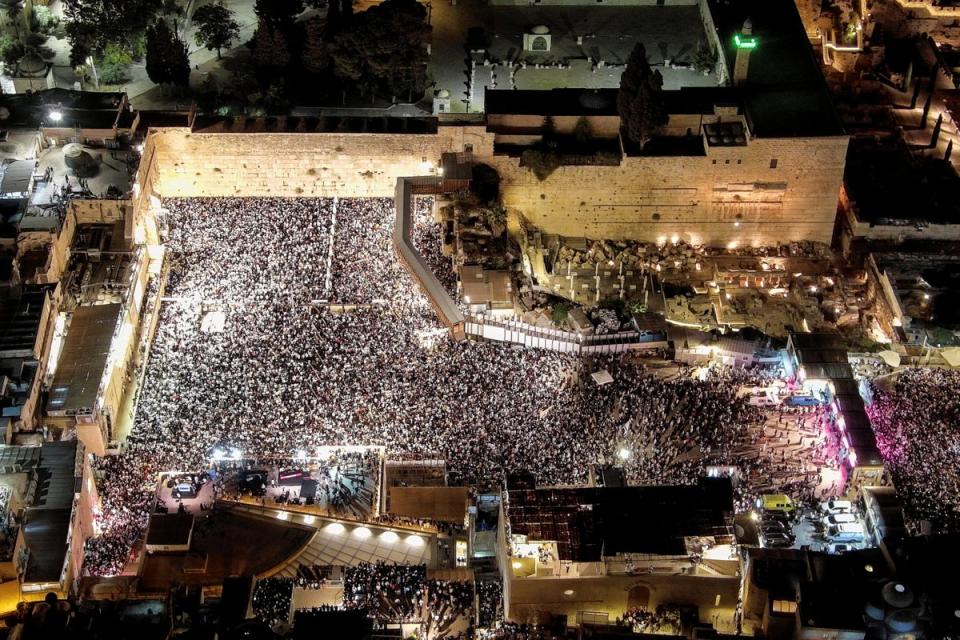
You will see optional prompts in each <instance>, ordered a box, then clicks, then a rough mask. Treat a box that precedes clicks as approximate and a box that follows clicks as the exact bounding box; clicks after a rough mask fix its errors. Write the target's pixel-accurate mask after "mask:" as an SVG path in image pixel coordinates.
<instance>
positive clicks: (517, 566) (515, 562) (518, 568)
mask: <svg viewBox="0 0 960 640" xmlns="http://www.w3.org/2000/svg"><path fill="white" fill-rule="evenodd" d="M513 568H514V569H516V570H517V571H519V570H520V569H523V564H522V563H520V562H518V561H516V560H514V561H513Z"/></svg>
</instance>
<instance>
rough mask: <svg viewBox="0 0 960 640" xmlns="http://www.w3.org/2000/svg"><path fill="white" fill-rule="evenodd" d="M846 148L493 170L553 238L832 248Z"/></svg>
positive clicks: (514, 203) (775, 145)
mask: <svg viewBox="0 0 960 640" xmlns="http://www.w3.org/2000/svg"><path fill="white" fill-rule="evenodd" d="M846 148H847V139H846V138H843V137H836V138H808V139H752V140H751V141H750V144H749V146H743V147H713V148H711V149H709V150H708V155H706V156H700V157H690V156H674V157H669V156H668V157H629V158H624V159H623V163H622V164H621V165H620V166H619V167H603V166H575V167H561V168H559V169H557V170H556V171H555V172H554V173H553V174H552V175H551V176H550V177H548V178H547V179H546V180H544V181H543V182H539V181H538V180H537V178H536V177H535V176H534V175H533V173H532V172H530V171H529V170H528V169H526V168H525V167H520V166H519V160H518V159H516V158H506V157H497V158H494V159H493V160H492V162H491V164H493V165H494V166H495V167H496V168H497V170H498V171H499V172H500V175H501V179H502V182H501V190H502V194H503V201H504V204H505V205H506V206H507V208H508V210H509V211H510V213H511V214H513V217H514V218H518V217H521V216H522V217H523V218H526V219H527V220H528V221H529V222H530V223H531V224H532V225H533V226H536V227H539V228H541V229H543V230H544V231H546V232H548V233H557V234H561V235H568V236H586V237H591V238H617V239H620V238H623V239H635V240H643V241H647V242H661V241H665V240H666V239H669V238H672V237H674V236H677V237H678V238H679V239H680V240H683V241H685V242H689V243H691V244H707V245H712V246H728V245H731V244H734V243H735V244H736V245H738V246H744V245H753V246H760V245H770V244H776V243H778V242H789V241H797V240H815V241H819V242H827V243H829V242H830V241H831V238H832V236H833V229H834V221H835V218H836V211H837V197H838V194H839V191H840V185H841V179H842V176H843V166H844V159H845V155H846ZM774 160H775V161H776V163H774V162H773V161H774ZM774 164H775V166H774Z"/></svg>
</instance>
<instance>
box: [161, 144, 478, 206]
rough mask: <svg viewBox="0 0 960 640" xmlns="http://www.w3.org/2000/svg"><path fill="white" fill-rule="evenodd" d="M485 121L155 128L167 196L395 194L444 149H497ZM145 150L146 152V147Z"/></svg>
mask: <svg viewBox="0 0 960 640" xmlns="http://www.w3.org/2000/svg"><path fill="white" fill-rule="evenodd" d="M490 139H491V137H490V136H489V135H488V134H487V133H486V132H485V130H484V128H483V127H443V128H441V129H440V133H438V134H406V135H383V134H380V135H378V134H333V133H331V134H312V133H238V134H230V133H211V134H203V133H184V132H183V130H168V131H154V132H152V133H151V136H150V140H151V142H152V146H153V151H151V157H150V161H151V162H152V163H155V168H156V171H157V175H156V180H154V179H152V178H151V177H149V176H145V177H144V180H143V181H142V184H143V186H144V187H145V190H144V193H145V194H146V195H149V194H150V193H152V192H156V193H159V194H162V195H163V196H166V197H169V196H181V197H198V196H285V197H295V196H304V197H307V196H335V195H336V196H341V197H350V196H353V197H393V195H394V189H395V188H396V184H397V178H400V177H404V176H420V175H426V174H428V173H430V171H431V167H435V166H436V165H437V164H438V163H439V161H440V155H441V154H442V153H444V152H447V151H463V150H464V145H465V144H473V145H474V149H475V150H476V152H477V153H482V152H483V149H492V142H491V141H490ZM148 151H150V150H148V149H145V150H144V154H145V156H146V154H147V153H148Z"/></svg>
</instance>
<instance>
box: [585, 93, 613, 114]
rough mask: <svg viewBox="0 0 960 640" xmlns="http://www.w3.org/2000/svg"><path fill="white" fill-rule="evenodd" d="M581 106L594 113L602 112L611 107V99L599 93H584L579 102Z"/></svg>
mask: <svg viewBox="0 0 960 640" xmlns="http://www.w3.org/2000/svg"><path fill="white" fill-rule="evenodd" d="M578 102H579V103H580V106H581V107H583V108H584V109H590V110H592V111H601V110H603V109H606V108H607V107H609V106H610V98H608V97H607V96H606V95H604V94H602V93H600V92H599V91H584V92H583V93H581V94H580V98H579V100H578Z"/></svg>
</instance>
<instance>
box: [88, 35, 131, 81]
mask: <svg viewBox="0 0 960 640" xmlns="http://www.w3.org/2000/svg"><path fill="white" fill-rule="evenodd" d="M132 63H133V57H132V56H131V55H130V53H129V52H128V51H127V50H126V49H124V48H123V47H122V46H120V45H119V44H116V43H115V42H111V43H110V44H108V45H107V46H106V48H105V49H104V50H103V56H102V57H101V58H100V63H99V64H98V65H97V68H98V69H99V70H100V80H101V81H103V82H105V83H107V84H120V83H121V82H125V81H126V78H127V76H126V70H127V67H129V66H130V64H132Z"/></svg>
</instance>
